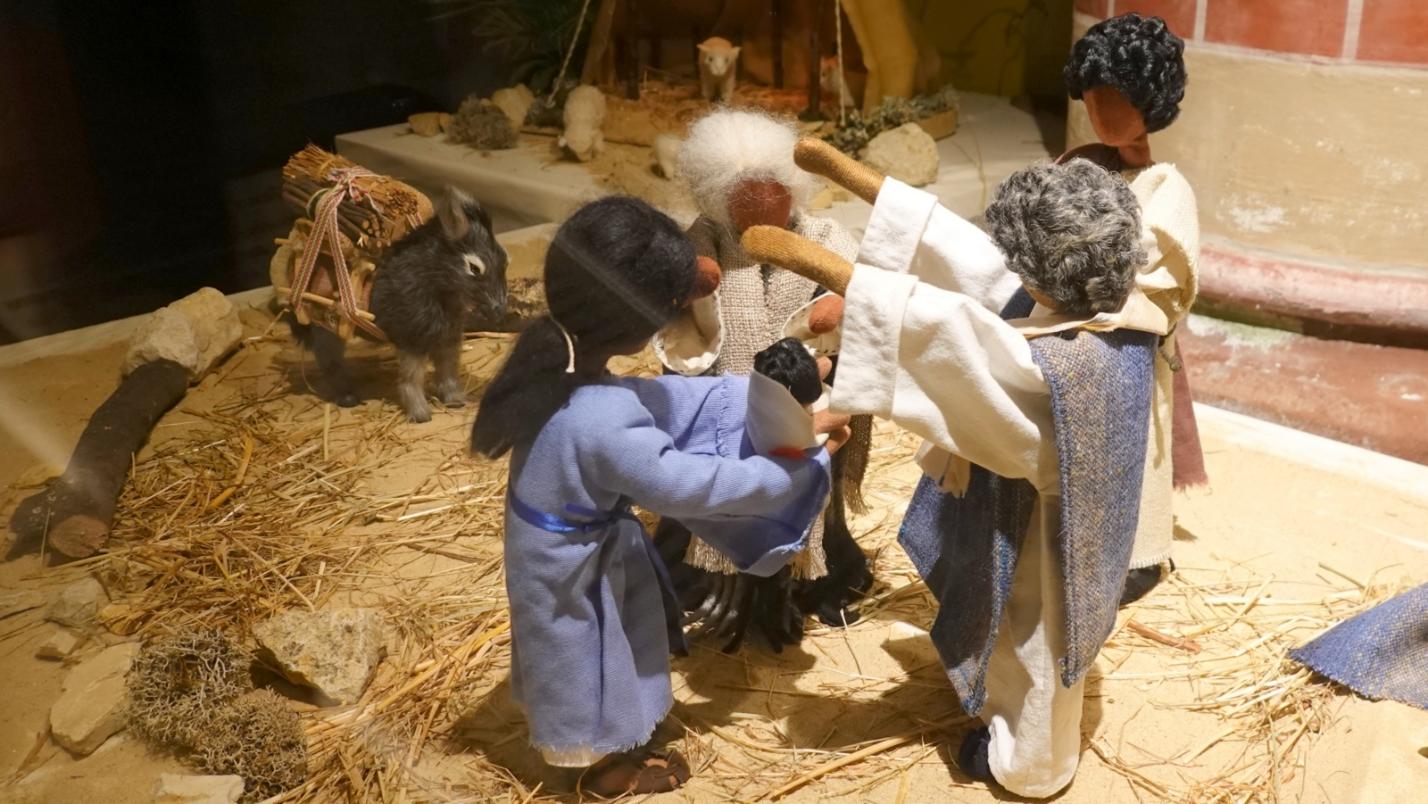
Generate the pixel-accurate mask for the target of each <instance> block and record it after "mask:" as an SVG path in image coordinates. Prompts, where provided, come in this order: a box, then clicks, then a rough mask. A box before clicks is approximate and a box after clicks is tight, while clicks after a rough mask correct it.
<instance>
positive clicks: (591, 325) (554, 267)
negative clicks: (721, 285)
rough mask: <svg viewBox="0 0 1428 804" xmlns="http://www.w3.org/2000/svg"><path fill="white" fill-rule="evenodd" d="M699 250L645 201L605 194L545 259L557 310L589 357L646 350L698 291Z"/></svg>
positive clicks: (549, 294)
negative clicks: (601, 353)
mask: <svg viewBox="0 0 1428 804" xmlns="http://www.w3.org/2000/svg"><path fill="white" fill-rule="evenodd" d="M695 275H696V266H695V260H694V247H693V246H692V245H690V242H689V239H688V238H687V237H685V235H684V231H683V230H682V229H680V227H679V224H677V223H675V222H674V221H673V220H672V219H670V217H669V216H668V215H665V214H664V213H663V212H660V211H659V210H657V209H655V208H654V207H652V206H650V205H649V204H647V203H645V202H644V201H640V200H639V199H636V198H627V197H623V196H611V197H608V198H602V199H600V200H599V201H595V202H593V203H590V204H586V205H585V206H583V207H581V208H580V209H578V210H576V212H575V214H574V215H571V216H570V218H569V220H567V221H566V222H565V223H564V224H562V225H561V227H560V229H558V230H557V231H556V233H555V238H554V239H553V240H552V241H551V244H550V250H549V251H547V252H546V256H545V295H546V302H547V304H548V305H549V308H550V315H551V317H553V318H554V319H555V320H556V321H557V322H559V323H560V325H561V326H563V327H565V331H566V332H568V333H570V336H571V337H572V338H573V339H574V341H575V343H576V344H577V345H578V350H579V351H580V352H583V353H588V354H598V353H600V352H607V353H609V354H618V353H622V352H624V351H638V350H639V349H640V348H642V347H643V346H644V344H645V342H646V341H648V340H649V339H650V338H651V337H652V336H653V335H654V334H655V333H656V332H657V331H659V329H660V328H661V327H663V326H664V325H665V324H667V323H669V321H670V319H672V318H673V317H674V315H675V314H676V313H677V312H678V311H679V310H680V309H681V308H682V307H683V306H684V305H685V303H686V302H687V301H688V299H689V297H690V295H691V294H692V292H693V289H694V281H695Z"/></svg>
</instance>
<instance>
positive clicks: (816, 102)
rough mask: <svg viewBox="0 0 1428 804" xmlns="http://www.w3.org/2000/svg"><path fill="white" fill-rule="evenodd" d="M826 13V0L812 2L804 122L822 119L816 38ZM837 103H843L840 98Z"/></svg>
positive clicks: (821, 94) (821, 79) (821, 85)
mask: <svg viewBox="0 0 1428 804" xmlns="http://www.w3.org/2000/svg"><path fill="white" fill-rule="evenodd" d="M827 11H828V0H813V22H812V23H811V24H810V25H809V26H808V108H807V109H804V110H803V119H804V120H820V119H822V117H823V71H822V67H823V59H822V58H821V56H820V53H821V51H820V49H819V41H818V38H819V34H820V32H821V31H822V30H823V17H824V16H825V14H826V13H827ZM838 102H839V103H842V102H843V101H842V98H841V97H840V98H839V99H838Z"/></svg>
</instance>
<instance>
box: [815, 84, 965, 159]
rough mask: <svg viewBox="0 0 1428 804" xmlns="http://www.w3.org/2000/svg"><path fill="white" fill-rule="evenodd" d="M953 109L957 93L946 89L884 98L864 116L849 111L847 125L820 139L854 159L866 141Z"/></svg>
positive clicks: (955, 105)
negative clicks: (906, 96) (914, 95)
mask: <svg viewBox="0 0 1428 804" xmlns="http://www.w3.org/2000/svg"><path fill="white" fill-rule="evenodd" d="M955 108H957V90H955V89H953V88H952V87H950V86H949V87H944V88H943V89H941V90H938V91H937V92H933V93H931V94H928V95H918V96H917V97H915V98H885V99H883V102H882V103H881V104H879V105H878V108H876V109H874V110H873V111H872V112H870V113H868V114H867V115H866V116H865V115H863V114H861V113H859V112H856V111H854V112H850V113H849V114H848V122H847V123H845V124H844V125H842V126H840V127H839V128H838V129H837V130H836V131H834V132H832V133H831V134H828V135H826V136H825V137H824V138H823V139H824V140H825V141H827V142H828V143H829V144H830V145H832V146H833V147H834V148H837V149H838V150H840V151H842V152H843V153H845V154H848V155H849V156H851V157H853V158H855V159H856V158H857V156H858V154H859V153H860V152H861V151H862V150H863V149H864V148H866V147H867V145H868V142H869V141H871V140H872V139H873V137H876V136H878V135H879V134H881V133H883V132H884V131H890V130H892V129H895V128H897V127H898V126H901V125H904V124H906V123H915V122H917V121H918V120H922V119H924V118H927V117H931V116H932V115H935V114H938V113H940V112H945V111H947V110H948V109H955Z"/></svg>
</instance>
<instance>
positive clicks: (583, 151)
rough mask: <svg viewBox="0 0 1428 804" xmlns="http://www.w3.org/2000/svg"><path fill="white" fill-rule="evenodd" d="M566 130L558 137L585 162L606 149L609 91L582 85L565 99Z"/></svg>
mask: <svg viewBox="0 0 1428 804" xmlns="http://www.w3.org/2000/svg"><path fill="white" fill-rule="evenodd" d="M564 117H565V132H564V133H563V134H561V135H560V139H558V140H556V145H558V146H560V147H561V148H564V149H565V150H566V151H567V152H569V153H570V155H571V156H574V157H575V158H576V159H579V160H580V161H581V162H589V161H590V160H591V159H592V158H594V157H596V156H599V155H600V153H601V152H603V151H604V150H605V135H604V134H603V133H602V132H601V131H600V127H601V126H603V125H605V95H604V94H603V93H601V92H600V90H599V89H596V88H595V87H592V86H579V87H576V88H575V89H572V90H571V91H570V96H569V97H567V98H566V99H565V113H564Z"/></svg>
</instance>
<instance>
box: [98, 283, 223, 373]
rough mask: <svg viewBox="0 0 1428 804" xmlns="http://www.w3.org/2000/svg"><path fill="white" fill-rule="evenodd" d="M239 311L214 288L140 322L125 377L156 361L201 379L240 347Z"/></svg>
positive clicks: (156, 312)
mask: <svg viewBox="0 0 1428 804" xmlns="http://www.w3.org/2000/svg"><path fill="white" fill-rule="evenodd" d="M242 337H243V324H242V323H241V322H240V321H239V320H238V309H237V308H236V307H234V306H233V303H232V302H230V301H228V298H227V297H226V296H224V295H223V294H222V293H220V292H218V291H217V290H215V289H213V288H199V289H198V290H196V291H194V292H193V293H190V294H189V295H187V296H185V297H183V298H182V299H179V300H178V301H176V302H174V303H173V304H170V305H169V306H167V307H163V308H160V309H159V310H157V311H155V312H154V313H153V314H151V315H150V316H149V317H148V318H146V319H144V320H143V321H141V322H139V326H138V327H136V328H135V329H134V334H133V336H132V337H131V338H130V340H129V352H128V353H127V354H126V355H124V373H125V374H126V375H127V374H128V373H129V372H131V371H133V370H134V369H136V368H138V367H139V366H142V365H144V364H145V363H151V362H153V361H155V360H161V359H162V360H172V361H173V362H175V363H178V364H179V365H180V366H183V367H184V368H186V369H188V373H189V376H190V377H191V378H192V379H198V378H200V377H202V376H203V375H204V373H205V372H207V371H208V370H209V369H210V368H212V367H213V366H214V365H215V364H216V363H217V362H218V361H219V359H221V358H222V357H223V356H224V355H227V354H228V353H229V352H231V351H233V349H234V348H236V347H237V346H238V341H239V340H240V339H241V338H242Z"/></svg>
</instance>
